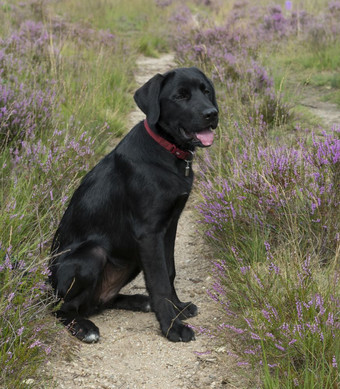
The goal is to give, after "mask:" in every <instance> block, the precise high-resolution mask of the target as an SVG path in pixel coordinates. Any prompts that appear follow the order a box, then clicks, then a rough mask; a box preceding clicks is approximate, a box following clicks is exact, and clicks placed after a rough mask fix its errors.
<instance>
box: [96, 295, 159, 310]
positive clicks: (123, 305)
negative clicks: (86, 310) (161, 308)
mask: <svg viewBox="0 0 340 389" xmlns="http://www.w3.org/2000/svg"><path fill="white" fill-rule="evenodd" d="M103 308H108V309H125V310H128V311H136V312H151V304H150V298H149V296H146V295H143V294H132V295H127V294H117V296H115V298H113V299H112V300H111V301H109V302H107V303H106V304H105V305H104V306H103Z"/></svg>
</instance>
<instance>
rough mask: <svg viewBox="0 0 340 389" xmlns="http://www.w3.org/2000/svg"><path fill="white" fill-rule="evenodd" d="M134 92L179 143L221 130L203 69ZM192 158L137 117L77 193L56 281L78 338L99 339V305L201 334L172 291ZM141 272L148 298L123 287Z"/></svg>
mask: <svg viewBox="0 0 340 389" xmlns="http://www.w3.org/2000/svg"><path fill="white" fill-rule="evenodd" d="M134 98H135V101H136V103H137V105H138V106H139V107H140V108H141V110H142V111H143V112H144V113H145V114H146V117H147V121H148V124H149V126H150V127H151V129H152V130H153V132H155V133H157V134H159V135H161V136H162V137H163V138H165V139H167V140H168V141H170V142H172V143H174V144H176V145H177V146H178V147H179V148H181V149H183V150H190V151H192V152H193V151H194V149H195V147H197V146H199V147H204V146H207V145H208V146H209V145H210V143H211V142H210V141H208V142H207V141H205V142H204V141H203V143H205V144H203V143H202V142H201V140H200V139H199V138H201V139H202V136H201V135H200V134H199V133H200V132H201V134H203V133H204V132H205V133H207V132H208V133H210V132H211V129H212V128H216V126H217V123H218V107H217V103H216V98H215V91H214V88H213V85H212V83H211V81H210V80H209V79H208V78H207V77H206V76H205V75H204V74H203V73H202V72H201V71H200V70H198V69H197V68H179V69H175V70H172V71H169V72H167V73H165V74H163V75H161V74H157V75H156V76H154V77H153V78H152V79H151V80H149V81H148V82H147V83H146V84H145V85H144V86H142V87H141V88H140V89H138V90H137V92H136V93H135V96H134ZM197 134H198V137H197ZM210 139H211V138H210ZM206 143H209V144H206ZM187 165H188V163H187V162H185V161H184V160H182V159H178V158H176V156H174V155H173V154H171V153H170V152H169V151H167V150H166V149H165V148H163V147H162V146H160V145H159V144H158V143H157V142H156V141H155V140H154V139H152V138H151V136H150V135H149V134H148V133H147V132H146V130H145V128H144V125H143V122H140V123H139V124H137V125H136V126H135V127H134V128H133V129H132V130H131V131H130V132H129V133H128V134H127V136H126V137H125V138H124V139H123V140H122V141H121V142H120V143H119V145H118V146H117V147H116V148H115V149H114V150H113V151H112V152H111V153H110V154H108V155H107V156H106V157H105V158H104V159H102V160H101V161H100V162H99V163H98V165H97V166H95V167H94V168H93V169H92V171H90V172H89V173H88V174H87V175H86V176H85V178H84V179H83V181H82V183H81V185H80V186H79V188H78V189H77V190H76V191H75V193H74V195H73V197H72V199H71V201H70V204H69V206H68V208H67V210H66V212H65V214H64V216H63V218H62V220H61V223H60V225H59V228H58V230H57V232H56V235H55V237H54V241H53V245H52V259H51V261H50V270H51V275H50V282H51V284H52V286H53V288H54V290H55V291H56V293H57V295H58V297H59V298H61V299H62V304H61V306H60V308H59V310H58V312H57V316H58V317H59V319H60V320H61V321H62V322H63V323H64V324H65V325H66V326H67V327H68V328H69V329H70V331H71V332H72V333H73V334H74V335H75V336H77V337H78V338H79V339H81V340H83V341H85V342H96V341H98V339H99V329H98V328H97V327H96V326H95V325H94V324H93V323H92V322H91V321H90V320H88V319H87V318H86V317H88V316H89V315H91V314H93V313H95V312H96V311H98V310H99V309H103V308H122V309H130V310H139V311H150V310H152V311H154V312H155V314H156V316H157V319H158V321H159V323H160V327H161V330H162V333H163V334H164V335H165V336H166V337H167V338H168V339H169V340H171V341H174V342H177V341H184V342H187V341H190V340H193V339H194V338H195V336H194V332H193V331H192V329H190V328H189V327H187V326H185V325H184V324H183V323H182V321H181V319H185V318H188V317H191V316H195V315H196V314H197V307H196V306H195V305H194V304H192V303H183V302H181V301H180V300H179V298H178V297H177V294H176V291H175V288H174V280H175V275H176V272H175V264H174V245H175V235H176V229H177V222H178V219H179V216H180V214H181V212H182V210H183V208H184V206H185V203H186V201H187V199H188V196H189V193H190V191H191V187H192V183H193V172H192V169H191V166H190V170H189V172H188V173H189V174H188V175H187V176H186V175H185V174H184V173H185V168H186V166H187ZM140 271H143V272H144V276H145V282H146V287H147V291H148V293H149V296H150V298H149V297H148V296H144V295H130V296H128V295H122V294H119V291H120V289H121V288H122V287H123V286H124V285H126V284H127V283H129V282H130V281H131V280H133V279H134V278H135V277H136V276H137V274H138V273H139V272H140Z"/></svg>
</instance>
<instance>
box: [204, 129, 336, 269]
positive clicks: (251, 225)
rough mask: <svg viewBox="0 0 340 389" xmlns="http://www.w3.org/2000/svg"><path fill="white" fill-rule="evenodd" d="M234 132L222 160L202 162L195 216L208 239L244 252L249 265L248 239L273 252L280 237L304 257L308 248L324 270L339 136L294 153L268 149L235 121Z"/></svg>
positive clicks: (331, 245)
mask: <svg viewBox="0 0 340 389" xmlns="http://www.w3.org/2000/svg"><path fill="white" fill-rule="evenodd" d="M234 130H235V133H236V134H237V135H238V136H237V137H235V139H234V142H233V143H234V144H233V149H232V150H227V151H226V152H225V151H224V150H223V151H222V153H223V154H224V152H225V154H224V155H223V160H222V161H220V160H219V158H220V156H214V157H210V156H209V155H207V157H206V160H205V163H206V165H207V166H208V168H206V169H205V173H204V176H203V177H204V178H202V181H201V188H202V193H203V195H204V198H203V199H202V202H201V204H200V205H199V210H200V212H201V214H202V215H203V219H202V222H203V223H205V224H206V228H207V234H208V235H209V236H210V237H211V238H212V240H215V241H216V242H217V244H218V245H219V246H220V245H221V246H222V248H223V249H224V248H228V247H229V246H230V245H235V246H237V247H239V246H240V245H241V246H243V247H244V249H242V250H241V255H242V256H243V258H244V259H247V260H249V262H250V263H251V262H252V258H254V254H255V253H254V252H251V251H249V246H253V239H254V234H255V235H257V236H261V237H262V242H263V241H264V240H267V241H269V242H270V244H271V245H274V246H275V245H276V244H278V245H279V244H280V242H281V239H282V237H285V238H286V239H287V240H292V241H296V239H297V240H298V241H299V246H300V249H301V250H302V251H306V250H308V249H311V247H312V248H313V253H314V254H316V255H318V256H319V257H320V260H321V261H322V262H324V263H326V262H327V261H328V259H329V258H332V257H333V256H334V254H335V252H336V248H337V245H338V231H339V220H338V219H339V218H338V204H339V193H338V188H339V185H340V176H339V164H340V137H339V129H337V130H336V129H335V130H334V132H332V133H330V134H329V133H326V132H324V133H323V136H322V137H316V136H315V135H314V136H313V139H312V144H311V145H307V143H306V140H301V141H300V142H299V143H298V144H297V145H296V146H295V147H293V146H287V145H275V144H273V143H271V144H270V145H268V144H266V142H265V141H264V139H263V138H265V137H264V136H263V130H262V129H261V128H254V127H246V128H240V126H239V125H238V123H237V122H235V123H234ZM259 131H260V132H259ZM267 141H268V140H267ZM212 158H213V159H212ZM217 164H218V176H216V165H217Z"/></svg>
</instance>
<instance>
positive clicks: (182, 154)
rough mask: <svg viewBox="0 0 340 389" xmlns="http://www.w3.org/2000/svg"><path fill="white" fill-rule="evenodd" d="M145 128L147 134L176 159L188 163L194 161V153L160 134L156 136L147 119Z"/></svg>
mask: <svg viewBox="0 0 340 389" xmlns="http://www.w3.org/2000/svg"><path fill="white" fill-rule="evenodd" d="M144 127H145V129H146V132H147V133H148V134H149V135H150V136H151V138H152V139H154V140H155V141H156V142H157V143H158V144H160V145H161V146H162V147H164V148H165V149H166V150H168V151H169V152H170V153H171V154H173V155H174V156H175V157H177V158H179V159H183V160H184V161H186V162H187V161H191V160H192V158H193V154H194V153H193V151H191V150H182V149H180V148H179V147H177V146H176V145H175V144H174V143H171V142H169V141H168V140H167V139H165V138H164V137H162V136H160V135H159V134H156V133H155V132H154V131H152V129H151V128H150V126H149V124H148V122H147V120H146V119H145V120H144Z"/></svg>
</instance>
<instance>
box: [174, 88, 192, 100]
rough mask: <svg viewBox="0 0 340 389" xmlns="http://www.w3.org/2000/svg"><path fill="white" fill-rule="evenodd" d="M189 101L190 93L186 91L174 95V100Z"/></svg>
mask: <svg viewBox="0 0 340 389" xmlns="http://www.w3.org/2000/svg"><path fill="white" fill-rule="evenodd" d="M189 99H190V93H189V92H188V91H186V90H180V91H178V93H177V94H176V95H175V100H189Z"/></svg>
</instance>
